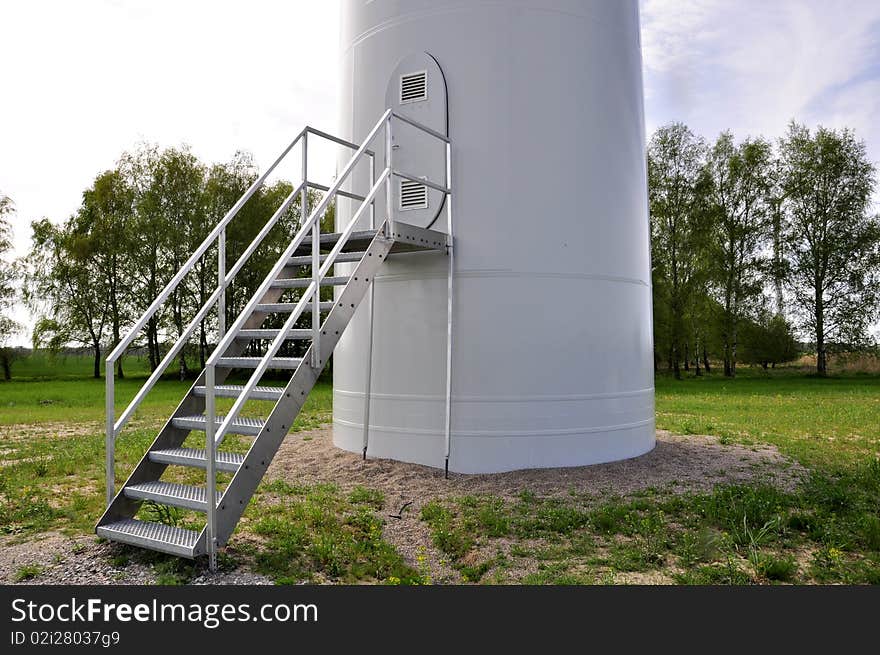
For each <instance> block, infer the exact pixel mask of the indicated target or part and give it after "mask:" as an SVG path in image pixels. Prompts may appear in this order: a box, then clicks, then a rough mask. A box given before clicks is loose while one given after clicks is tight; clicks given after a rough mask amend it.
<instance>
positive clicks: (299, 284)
mask: <svg viewBox="0 0 880 655" xmlns="http://www.w3.org/2000/svg"><path fill="white" fill-rule="evenodd" d="M350 279H351V278H350V277H349V276H348V275H341V276H335V277H330V276H328V277H325V278H324V279H323V280H321V286H322V287H323V286H337V287H338V286H345V285H346V284H348V281H349V280H350ZM311 283H312V278H310V277H294V278H278V279H277V280H275V281H274V282H273V283H272V288H274V289H305V288H306V287H307V286H309V285H310V284H311Z"/></svg>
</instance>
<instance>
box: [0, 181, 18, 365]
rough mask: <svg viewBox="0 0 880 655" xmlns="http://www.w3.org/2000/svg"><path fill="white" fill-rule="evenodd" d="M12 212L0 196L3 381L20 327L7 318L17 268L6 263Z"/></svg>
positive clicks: (5, 198) (6, 199)
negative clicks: (12, 340)
mask: <svg viewBox="0 0 880 655" xmlns="http://www.w3.org/2000/svg"><path fill="white" fill-rule="evenodd" d="M13 211H14V208H13V204H12V200H11V199H10V198H9V197H8V196H4V195H2V194H0V365H2V367H3V379H4V380H10V379H11V378H12V359H13V357H14V353H15V351H14V350H13V349H12V347H11V346H10V345H9V340H10V339H11V338H12V337H13V336H14V335H15V334H17V333H18V331H19V330H20V329H21V326H20V325H19V324H18V323H16V322H15V321H13V320H12V319H11V318H10V317H9V312H10V311H11V310H12V307H13V306H14V304H15V298H16V295H17V291H16V287H17V284H18V277H19V273H18V268H17V267H16V266H15V264H14V263H12V262H10V261H7V259H6V258H7V256H8V255H9V254H10V253H11V252H12V226H11V225H10V223H9V220H8V218H7V216H9V215H10V214H12V212H13Z"/></svg>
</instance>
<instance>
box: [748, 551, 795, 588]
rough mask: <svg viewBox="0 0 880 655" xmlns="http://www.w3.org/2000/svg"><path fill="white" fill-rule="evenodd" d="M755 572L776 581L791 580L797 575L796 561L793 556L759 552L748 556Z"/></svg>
mask: <svg viewBox="0 0 880 655" xmlns="http://www.w3.org/2000/svg"><path fill="white" fill-rule="evenodd" d="M750 561H751V562H752V564H753V566H754V569H755V574H756V575H758V576H760V577H763V578H766V579H767V580H773V581H776V582H791V581H792V580H794V578H795V576H796V575H797V570H798V567H797V562H795V561H794V558H793V557H790V556H785V557H777V556H776V555H772V554H769V553H760V554H757V555H756V556H755V557H752V558H750Z"/></svg>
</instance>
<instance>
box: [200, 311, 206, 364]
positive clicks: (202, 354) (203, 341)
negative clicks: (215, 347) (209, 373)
mask: <svg viewBox="0 0 880 655" xmlns="http://www.w3.org/2000/svg"><path fill="white" fill-rule="evenodd" d="M207 352H208V338H207V337H206V336H205V322H204V321H202V323H201V325H200V326H199V368H201V369H202V370H203V371H204V370H205V360H206V359H207Z"/></svg>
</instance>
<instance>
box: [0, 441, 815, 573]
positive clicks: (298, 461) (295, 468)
mask: <svg viewBox="0 0 880 655" xmlns="http://www.w3.org/2000/svg"><path fill="white" fill-rule="evenodd" d="M303 437H306V438H303ZM804 472H805V471H804V469H803V468H802V467H800V466H799V465H798V464H796V463H794V462H792V461H791V460H788V459H787V458H785V457H783V456H782V455H780V453H779V452H778V451H777V450H776V449H775V448H774V447H772V446H756V447H747V446H741V445H736V444H732V445H723V444H721V443H719V441H718V439H717V438H715V437H710V436H693V435H691V436H678V435H672V434H670V433H668V432H663V431H658V433H657V447H656V448H655V449H654V450H653V451H651V452H650V453H647V454H646V455H643V456H641V457H638V458H635V459H631V460H625V461H622V462H613V463H610V464H597V465H594V466H582V467H576V468H562V469H534V470H527V471H515V472H512V473H499V474H494V475H461V474H450V477H449V479H448V480H445V479H444V478H443V472H442V471H441V470H438V469H434V468H430V467H427V466H421V465H418V464H407V463H403V462H395V461H392V460H379V459H368V460H366V461H363V460H362V459H361V457H360V455H358V454H355V453H349V452H346V451H342V450H339V449H338V448H335V447H334V446H333V443H332V436H331V429H330V428H329V427H325V428H321V429H318V430H313V431H311V432H308V433H299V434H296V435H291V436H289V437H288V438H287V439H286V440H285V442H284V444H282V446H281V448H280V449H279V451H278V454H277V455H276V457H275V459H274V460H273V462H272V465H271V466H270V468H269V472H268V474H267V477H268V478H269V479H274V478H282V479H285V480H289V481H291V482H298V483H315V482H335V483H337V484H338V485H339V486H340V487H341V488H343V489H351V488H353V487H355V486H358V485H362V486H365V487H369V488H373V489H379V490H381V491H382V492H384V494H385V498H386V508H385V514H386V516H385V519H386V525H385V538H386V539H387V540H388V541H389V542H390V543H392V544H393V545H394V546H395V547H396V548H397V549H398V550H399V551H400V553H401V554H402V555H403V556H404V557H405V558H406V559H407V561H408V562H409V563H411V564H413V565H415V564H416V561H417V558H418V557H419V556H420V555H421V556H422V557H423V559H425V560H426V561H427V566H428V567H429V570H430V573H431V577H432V579H433V580H434V581H435V582H455V581H457V580H458V579H459V578H458V574H457V573H456V572H455V571H454V570H453V569H451V567H449V566H448V565H447V564H446V563H445V561H444V558H443V556H442V554H441V553H440V552H439V551H438V550H437V549H436V548H435V547H434V546H433V544H432V542H431V538H430V534H429V532H428V529H427V526H425V524H424V523H422V522H421V521H420V520H419V511H420V509H421V507H422V505H424V504H425V503H426V502H428V501H429V500H431V499H434V498H440V497H449V496H459V495H464V494H494V495H498V496H502V497H505V498H514V497H516V496H517V494H519V493H520V492H521V491H523V490H529V491H531V492H533V493H535V494H537V495H539V496H554V495H559V496H562V495H568V494H569V493H571V492H572V491H575V492H576V493H580V494H586V495H594V496H596V497H597V498H600V497H602V496H606V495H608V494H611V495H615V496H627V495H629V494H632V493H634V492H637V491H639V490H643V489H647V488H655V489H660V490H666V491H669V492H673V493H681V492H686V491H704V490H708V489H711V488H712V487H713V486H715V485H716V484H724V483H737V482H753V481H757V480H762V481H768V482H771V483H773V484H776V485H778V486H780V487H782V488H785V489H791V488H793V487H794V486H795V485H796V484H797V481H798V480H799V479H800V478H801V476H802V475H803V474H804ZM392 515H394V516H392ZM234 541H235V538H234V537H233V542H234ZM123 552H126V551H123V550H121V548H120V546H119V545H117V544H111V543H98V542H97V541H96V539H95V537H94V536H82V537H77V538H70V537H65V536H63V535H60V534H57V533H52V534H46V535H41V536H39V537H37V538H35V539H32V540H30V541H27V542H24V543H15V539H14V538H5V539H3V540H0V581H2V582H6V583H10V582H14V579H15V576H16V574H17V573H18V572H19V571H20V570H21V567H23V566H26V565H35V566H38V567H41V572H40V573H38V574H37V575H35V576H34V577H33V578H31V579H29V580H27V581H26V582H28V583H35V584H152V583H155V581H156V574H155V573H154V571H153V569H152V567H151V565H149V564H148V563H145V562H139V561H137V558H132V559H131V560H130V561H129V562H128V563H127V564H125V566H114V560H115V561H117V563H119V560H120V558H119V557H118V556H119V555H120V554H121V553H123ZM128 552H130V551H128ZM190 584H271V580H269V579H268V578H266V577H264V576H261V575H258V574H256V573H253V572H251V571H249V570H247V569H246V568H245V567H244V566H240V567H239V568H237V569H235V570H233V571H225V572H220V573H217V574H211V573H210V572H208V571H207V570H204V569H201V570H200V571H199V572H198V573H197V574H196V576H195V577H194V578H193V579H192V580H191V581H190Z"/></svg>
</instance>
